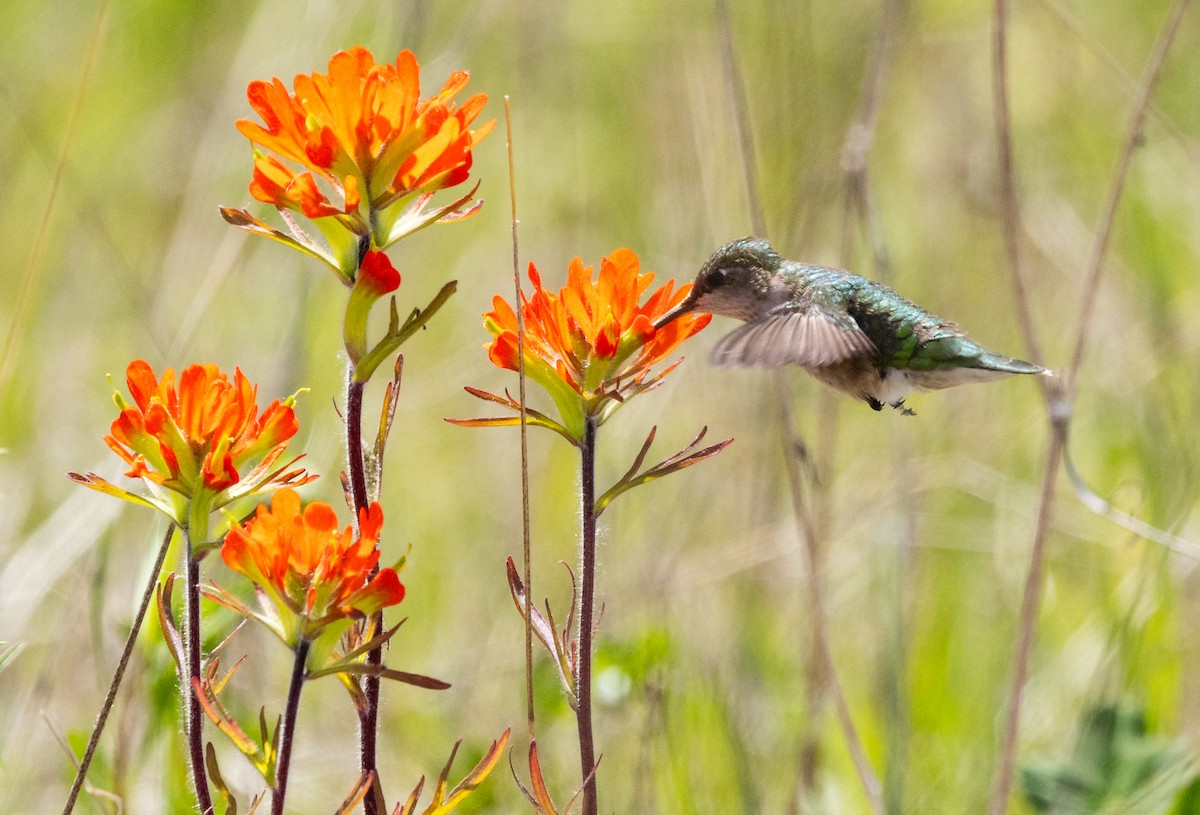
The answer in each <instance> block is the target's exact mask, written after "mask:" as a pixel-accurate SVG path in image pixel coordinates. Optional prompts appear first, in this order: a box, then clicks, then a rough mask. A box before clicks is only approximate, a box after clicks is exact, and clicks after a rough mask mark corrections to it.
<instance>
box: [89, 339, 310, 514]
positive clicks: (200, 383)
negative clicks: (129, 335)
mask: <svg viewBox="0 0 1200 815" xmlns="http://www.w3.org/2000/svg"><path fill="white" fill-rule="evenodd" d="M125 381H126V383H127V385H128V386H129V394H130V396H131V397H132V398H133V404H129V403H128V402H126V401H125V400H124V398H122V397H121V395H120V394H119V393H118V394H116V400H117V405H118V406H119V407H120V408H121V415H119V416H118V417H117V418H116V420H115V421H113V423H112V433H111V435H109V436H105V437H104V441H105V442H106V443H107V444H108V446H109V447H111V448H112V450H113V451H114V452H115V453H116V454H117V455H118V456H120V457H121V458H122V459H124V461H125V462H126V463H127V464H129V465H130V467H129V471H128V472H127V473H126V475H128V476H130V477H132V478H141V479H144V480H146V481H147V482H151V483H154V484H158V485H160V486H163V487H166V488H167V489H170V490H173V491H175V492H177V493H180V494H181V495H184V496H187V497H191V496H192V495H193V494H194V493H195V492H196V491H198V490H200V489H204V490H207V491H208V492H210V493H213V494H217V493H221V492H222V491H224V490H226V489H228V488H230V487H232V486H233V485H235V484H237V483H238V482H239V481H240V480H242V478H243V477H244V476H245V475H246V473H244V472H243V468H244V467H245V466H246V465H247V464H249V463H251V462H257V464H256V466H255V468H254V470H253V475H254V476H255V477H256V478H257V477H258V476H267V475H269V473H268V472H267V470H268V468H269V467H270V466H271V464H273V463H274V462H275V461H276V459H278V458H279V456H280V455H282V454H283V451H284V450H285V449H286V447H287V440H288V439H290V438H291V437H292V436H293V435H295V433H296V430H297V427H298V424H297V422H296V414H295V413H294V412H293V410H292V407H291V402H292V400H291V399H288V400H286V401H280V400H278V399H276V400H275V401H274V402H272V403H271V404H270V405H268V406H267V408H266V409H265V410H264V411H263V412H262V414H261V415H259V413H258V405H257V403H256V394H257V388H256V387H255V386H254V385H253V384H251V383H250V381H249V380H248V379H246V377H245V376H244V375H243V374H242V371H241V369H240V368H239V369H237V370H236V371H235V373H234V378H233V381H232V382H230V381H229V378H228V377H227V376H226V375H225V374H224V373H222V372H221V371H220V370H219V369H218V368H217V366H216V365H212V364H195V365H190V366H188V367H187V368H185V369H184V370H183V372H182V373H181V374H180V376H179V386H178V388H176V385H175V371H174V370H173V369H171V368H168V369H167V370H165V371H164V372H163V376H162V380H161V381H160V380H159V379H158V378H157V377H156V376H155V374H154V370H153V369H152V368H151V367H150V364H149V363H147V362H146V361H145V360H142V359H135V360H134V361H133V362H131V363H129V366H128V368H127V369H126V372H125ZM293 483H295V482H293ZM257 486H261V484H258V485H257ZM218 505H219V504H218Z"/></svg>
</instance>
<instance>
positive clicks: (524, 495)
mask: <svg viewBox="0 0 1200 815" xmlns="http://www.w3.org/2000/svg"><path fill="white" fill-rule="evenodd" d="M504 132H505V136H506V137H507V139H508V195H509V204H510V207H511V212H512V259H513V289H514V291H513V303H515V304H516V311H517V388H518V397H519V400H520V404H521V409H520V415H521V556H522V566H521V568H522V571H523V574H522V577H523V578H524V580H525V596H526V597H528V598H532V597H533V565H532V563H531V560H532V546H531V543H530V537H529V415H528V411H527V410H526V407H525V310H524V309H523V308H521V253H520V250H519V247H518V243H517V223H518V221H517V182H516V178H515V173H516V171H515V169H514V168H515V163H514V162H513V139H512V113H511V111H510V110H509V104H508V97H507V96H505V97H504ZM530 602H532V600H531V601H530ZM525 721H526V724H527V725H528V727H529V740H530V741H531V742H532V741H533V740H534V738H535V737H536V728H535V726H534V725H535V723H534V709H533V615H532V614H526V615H525Z"/></svg>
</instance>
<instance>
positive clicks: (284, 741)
mask: <svg viewBox="0 0 1200 815" xmlns="http://www.w3.org/2000/svg"><path fill="white" fill-rule="evenodd" d="M310 646H311V643H309V641H308V640H306V639H304V638H303V637H301V638H300V642H299V643H298V644H297V645H296V659H295V661H294V662H293V663H292V681H291V683H290V684H289V685H288V697H287V706H286V707H285V708H284V711H283V732H282V733H280V736H279V763H278V764H277V765H276V769H275V791H274V793H273V794H272V796H271V815H283V802H284V799H285V798H286V797H287V784H288V771H289V769H290V767H291V764H292V745H293V742H294V739H295V734H296V713H297V711H299V709H300V693H301V691H303V690H304V670H305V664H306V663H307V662H308V651H309V648H310ZM367 799H368V800H369V799H370V796H368V798H367Z"/></svg>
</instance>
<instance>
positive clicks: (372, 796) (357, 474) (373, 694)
mask: <svg viewBox="0 0 1200 815" xmlns="http://www.w3.org/2000/svg"><path fill="white" fill-rule="evenodd" d="M365 388H366V383H365V382H356V381H355V379H354V368H353V366H351V368H350V369H349V371H348V372H347V375H346V464H347V466H348V468H349V471H350V498H351V501H352V503H353V504H354V527H355V529H357V528H358V513H359V511H360V510H362V509H365V508H366V506H367V472H366V462H365V461H364V460H363V446H362V413H363V390H364V389H365ZM375 568H376V570H378V568H379V567H378V566H376V567H375ZM372 627H373V629H374V631H376V632H379V631H382V630H383V612H382V611H379V612H376V613H375V614H374V615H373V616H372ZM367 664H368V665H381V664H383V646H380V647H378V648H373V649H371V651H370V652H369V653H368V654H367ZM363 694H364V695H365V696H366V700H367V704H366V707H365V708H364V709H363V711H362V713H361V714H360V716H359V721H358V747H359V753H358V755H359V768H360V769H361V770H362V772H363V774H364V775H366V774H368V773H370V775H371V777H372V778H373V779H374V780H373V781H372V784H373V786H374V788H375V789H374V791H373V792H372V793H368V795H367V797H366V798H364V799H363V812H364V813H365V815H379V808H378V801H379V800H380V798H381V797H382V794H383V791H382V788H381V785H380V782H379V773H378V771H377V770H376V765H377V759H376V755H377V744H378V735H379V677H377V676H368V677H366V678H365V679H364V680H363Z"/></svg>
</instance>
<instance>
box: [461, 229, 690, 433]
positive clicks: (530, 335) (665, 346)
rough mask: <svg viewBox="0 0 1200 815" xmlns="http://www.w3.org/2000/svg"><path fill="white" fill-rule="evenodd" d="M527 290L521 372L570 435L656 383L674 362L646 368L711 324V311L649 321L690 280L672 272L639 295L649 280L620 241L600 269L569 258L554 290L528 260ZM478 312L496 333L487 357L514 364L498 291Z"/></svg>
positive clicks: (510, 326) (509, 315) (513, 322)
mask: <svg viewBox="0 0 1200 815" xmlns="http://www.w3.org/2000/svg"><path fill="white" fill-rule="evenodd" d="M529 280H530V282H532V283H533V294H532V296H526V295H525V294H524V293H523V292H522V294H521V309H522V313H523V317H524V320H525V335H524V347H525V372H526V374H527V375H528V376H529V378H530V379H532V380H533V381H535V382H537V383H538V384H539V385H541V386H542V387H543V388H545V389H546V390H547V391H548V392H549V393H550V396H551V397H552V398H553V399H554V402H555V405H556V406H557V407H558V411H559V414H560V415H561V417H562V422H563V427H564V428H565V430H566V431H567V435H568V436H569V437H571V438H574V439H579V438H581V437H582V433H583V424H584V419H585V417H589V416H590V417H596V418H598V419H600V420H603V419H605V418H607V417H608V416H609V415H610V414H611V413H612V411H613V410H615V409H616V408H617V407H618V406H619V405H620V404H621V403H622V402H624V401H625V400H626V399H628V398H629V397H630V396H633V395H634V394H636V393H640V392H641V391H644V390H647V389H649V388H652V387H654V386H655V385H657V384H658V383H659V382H660V381H661V380H662V377H663V376H665V375H666V374H667V373H668V372H670V371H671V370H672V369H673V368H674V367H675V366H674V365H671V366H668V367H667V368H665V369H663V370H661V371H659V372H658V373H657V374H654V375H653V376H651V375H650V369H651V367H652V366H654V365H656V364H657V363H659V362H662V361H663V359H664V358H666V357H667V356H669V355H670V354H671V353H673V352H674V351H675V349H676V348H678V347H679V345H680V343H682V342H683V341H684V340H686V339H687V338H688V337H690V336H692V335H693V334H695V333H696V332H697V331H699V330H700V329H702V328H704V326H706V325H708V322H709V320H710V319H711V317H710V315H708V314H703V313H697V314H687V315H685V316H684V317H683V318H680V319H679V320H675V321H673V322H671V323H668V324H667V325H666V326H664V327H662V328H659V329H655V328H654V321H655V319H657V318H658V317H659V316H661V315H662V314H665V313H666V312H667V311H669V310H670V309H671V308H673V307H674V306H675V305H676V304H678V303H679V302H681V301H682V300H683V299H684V297H686V296H687V293H688V291H689V289H690V288H691V284H687V285H684V286H681V287H680V288H679V289H675V287H674V284H675V281H673V280H670V281H668V282H667V283H666V284H664V285H663V286H660V287H659V288H658V289H656V290H655V291H654V292H653V293H651V294H650V295H649V297H647V298H646V299H645V301H644V302H643V301H642V297H643V295H645V294H646V293H647V292H648V291H649V290H650V284H651V283H652V282H653V280H654V274H653V273H649V272H648V273H646V274H641V273H640V272H639V261H638V257H637V255H636V254H634V253H633V252H632V251H630V250H628V249H617V250H615V251H614V252H613V253H612V254H611V255H609V256H608V257H606V258H603V259H602V260H601V261H600V271H599V274H598V275H596V276H595V279H593V267H591V266H584V265H583V260H582V259H580V258H575V259H574V260H572V261H571V264H570V267H569V269H568V272H567V285H566V286H564V287H563V288H562V289H560V290H559V292H558V293H557V294H556V293H554V292H552V291H549V290H547V289H545V288H544V287H543V286H542V280H541V275H540V274H539V273H538V271H537V268H536V267H535V266H534V265H533V264H532V263H531V264H529ZM492 306H493V308H492V310H491V311H489V312H487V313H486V314H484V315H483V319H484V324H485V325H486V326H487V329H488V331H489V332H491V334H492V336H493V337H494V339H493V340H492V342H491V344H490V346H488V357H489V358H490V359H491V360H492V362H493V363H495V364H496V365H498V366H500V367H501V368H507V369H509V370H513V371H515V370H517V369H518V362H519V360H518V357H517V332H518V324H517V314H516V312H515V311H514V309H513V307H512V306H511V305H509V303H508V302H507V301H506V300H505V299H504V298H503V297H501V296H499V295H497V296H496V297H494V298H493V300H492Z"/></svg>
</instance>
